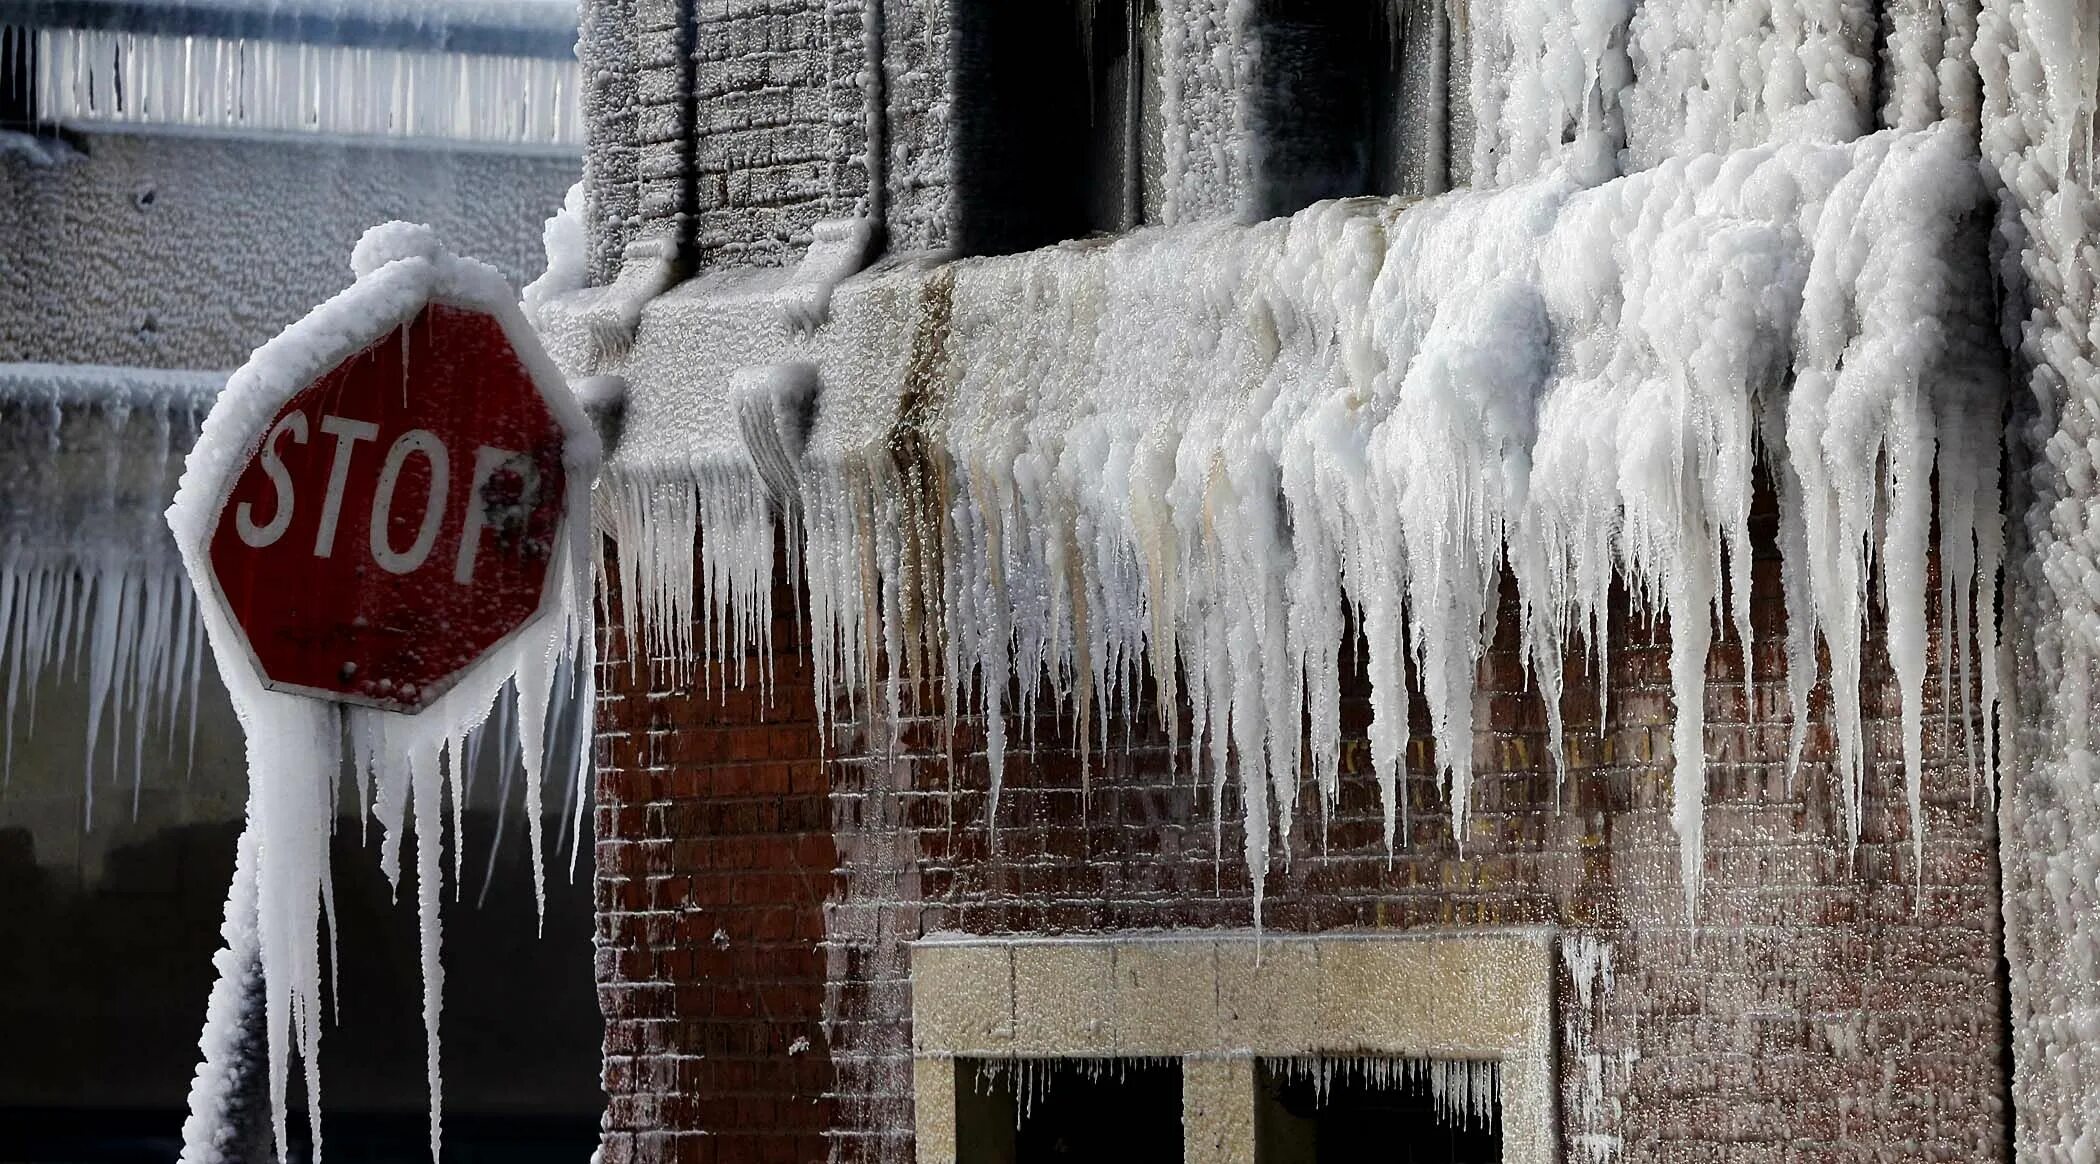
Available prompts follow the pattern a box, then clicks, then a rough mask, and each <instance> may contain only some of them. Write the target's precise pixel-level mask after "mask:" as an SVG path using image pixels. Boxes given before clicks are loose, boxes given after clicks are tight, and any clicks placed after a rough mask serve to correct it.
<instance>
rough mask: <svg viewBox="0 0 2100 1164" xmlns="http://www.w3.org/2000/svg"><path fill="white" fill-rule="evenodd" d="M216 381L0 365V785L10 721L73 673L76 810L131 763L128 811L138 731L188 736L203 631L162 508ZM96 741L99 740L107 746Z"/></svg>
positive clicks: (91, 810) (188, 375)
mask: <svg viewBox="0 0 2100 1164" xmlns="http://www.w3.org/2000/svg"><path fill="white" fill-rule="evenodd" d="M223 380H224V377H223V376H221V375H218V374H215V373H199V372H165V371H155V370H150V369H140V368H102V367H84V366H72V365H67V366H61V365H52V364H0V413H4V414H5V415H6V416H7V417H8V420H9V423H8V424H6V425H5V426H0V440H4V441H5V446H6V447H5V457H6V460H7V463H8V464H9V465H10V466H12V468H13V474H14V475H13V478H12V480H11V481H10V483H9V485H8V487H7V489H6V490H5V491H4V494H0V686H4V687H5V689H6V696H5V698H6V719H5V720H4V721H0V734H4V735H5V736H6V743H5V744H4V745H0V781H4V780H5V779H7V774H6V773H7V771H8V770H9V769H11V768H12V766H13V762H14V757H15V750H16V744H17V733H21V734H23V735H27V734H28V733H29V732H30V731H32V730H33V729H35V728H36V727H38V726H39V725H38V718H37V696H38V693H39V689H40V688H43V687H44V686H46V685H47V684H48V683H50V682H52V681H54V680H56V679H59V678H61V677H66V676H73V677H77V678H79V679H80V680H82V681H84V682H85V685H86V695H87V706H86V715H85V717H84V723H85V726H84V729H82V728H80V727H76V726H75V725H72V724H59V723H53V722H51V721H50V717H49V716H48V714H47V715H46V719H45V722H44V723H43V724H42V725H41V726H42V728H43V729H44V730H45V731H47V732H50V731H61V730H62V731H76V730H84V734H85V737H86V739H85V746H84V749H83V754H84V756H85V762H86V780H85V784H84V795H83V798H82V807H81V813H82V819H83V820H84V821H86V822H87V823H88V824H89V825H91V826H92V824H93V823H94V821H95V820H96V812H95V808H96V806H95V793H96V786H97V783H98V779H97V777H98V773H99V775H100V778H101V779H100V782H101V783H103V784H108V783H110V782H112V781H115V780H118V779H120V774H128V776H129V780H128V783H129V785H130V793H131V795H130V796H129V797H127V799H128V800H129V801H130V803H131V805H132V806H133V807H134V808H135V807H136V804H137V800H136V796H137V792H138V790H139V788H140V786H141V782H142V779H143V772H144V766H145V757H146V751H147V746H148V743H149V741H150V742H151V743H152V745H153V746H154V748H155V749H156V751H159V750H161V749H166V750H167V751H171V752H174V753H175V754H177V755H180V754H182V753H183V752H185V751H186V750H187V749H188V748H189V746H190V745H191V744H192V743H193V742H194V740H195V737H196V706H197V682H198V679H199V673H200V671H201V668H202V667H203V664H204V643H203V639H202V633H203V627H202V624H201V623H199V622H198V621H197V615H196V601H195V596H194V593H193V592H192V591H191V589H190V586H189V582H188V580H187V579H185V578H184V577H183V576H182V569H181V563H180V562H179V561H178V560H177V557H176V554H175V545H174V543H173V542H172V541H170V540H169V538H168V533H167V528H166V526H165V525H164V524H163V523H162V522H161V520H160V508H161V506H162V505H163V504H164V503H165V501H166V499H167V497H168V495H169V494H170V492H172V490H173V487H174V479H175V475H176V473H177V471H178V469H179V466H180V463H181V456H182V451H183V450H184V449H187V448H188V447H189V446H190V443H191V441H193V440H194V439H195V438H196V434H197V425H198V422H199V420H200V419H201V417H202V416H203V413H204V410H205V408H207V407H208V406H209V405H210V403H211V399H212V397H213V396H214V395H216V394H217V392H218V390H219V385H220V384H221V383H222V382H223ZM105 741H106V742H105Z"/></svg>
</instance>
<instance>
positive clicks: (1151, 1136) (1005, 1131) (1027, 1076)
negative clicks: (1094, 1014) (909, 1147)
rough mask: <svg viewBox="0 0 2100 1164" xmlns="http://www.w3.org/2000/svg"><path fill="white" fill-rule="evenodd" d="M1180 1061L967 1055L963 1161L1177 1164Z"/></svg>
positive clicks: (959, 1108)
mask: <svg viewBox="0 0 2100 1164" xmlns="http://www.w3.org/2000/svg"><path fill="white" fill-rule="evenodd" d="M1181 1141H1182V1132H1181V1061H1180V1060H1179V1059H1136V1058H1117V1059H957V1060H956V1061H955V1149H956V1150H955V1159H956V1164H1054V1162H1058V1161H1080V1162H1084V1164H1172V1162H1173V1161H1177V1160H1180V1159H1181V1154H1182V1153H1181Z"/></svg>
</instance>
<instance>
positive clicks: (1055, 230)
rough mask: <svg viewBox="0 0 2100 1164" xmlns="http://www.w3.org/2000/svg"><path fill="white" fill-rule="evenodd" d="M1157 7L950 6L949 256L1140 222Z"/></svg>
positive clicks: (1046, 1)
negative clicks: (952, 251)
mask: <svg viewBox="0 0 2100 1164" xmlns="http://www.w3.org/2000/svg"><path fill="white" fill-rule="evenodd" d="M1156 2H1157V0H1025V2H1021V0H951V8H950V14H951V25H950V35H951V37H952V45H953V52H954V70H955V76H954V91H953V98H952V101H951V103H950V108H951V110H952V114H951V116H952V117H953V123H952V131H953V133H954V138H953V145H954V149H955V156H954V157H953V158H952V159H950V161H951V166H950V174H951V180H952V182H953V190H954V202H953V203H952V205H953V208H954V209H953V211H952V221H951V228H952V237H953V243H954V245H955V247H956V249H957V250H959V251H961V252H962V253H964V254H1007V253H1011V252H1014V251H1023V250H1029V249H1031V248H1034V247H1039V246H1046V245H1048V244H1051V243H1054V242H1058V241H1061V240H1063V239H1069V238H1079V237H1083V236H1086V235H1089V234H1095V233H1099V232H1112V231H1122V230H1128V229H1129V228H1131V227H1133V226H1136V225H1137V224H1138V222H1139V221H1141V220H1142V218H1143V215H1144V207H1145V205H1146V192H1145V180H1144V173H1145V170H1146V158H1147V154H1148V151H1147V149H1146V147H1145V141H1144V139H1145V134H1146V133H1147V132H1148V129H1149V131H1150V132H1152V133H1154V134H1156V133H1157V125H1156V120H1157V119H1156V117H1147V116H1146V115H1145V113H1144V112H1143V110H1144V109H1145V108H1146V107H1147V106H1148V105H1156V102H1157V97H1156V92H1154V91H1155V90H1156V88H1157V86H1156V81H1155V82H1154V83H1152V84H1148V83H1147V77H1148V75H1151V76H1155V77H1156V69H1157V60H1156V58H1157V53H1156V52H1154V51H1152V50H1150V49H1149V48H1148V47H1147V42H1146V39H1145V37H1144V35H1143V34H1144V32H1145V30H1146V29H1147V27H1148V26H1149V27H1150V28H1152V29H1153V30H1154V33H1155V36H1156V30H1157V27H1158V25H1157V19H1156V17H1151V18H1150V19H1148V16H1149V15H1150V13H1149V10H1150V9H1152V8H1153V7H1154V6H1155V5H1156ZM1150 43H1155V44H1156V43H1157V41H1156V40H1154V41H1152V42H1150ZM1149 152H1151V153H1154V154H1156V152H1157V151H1149Z"/></svg>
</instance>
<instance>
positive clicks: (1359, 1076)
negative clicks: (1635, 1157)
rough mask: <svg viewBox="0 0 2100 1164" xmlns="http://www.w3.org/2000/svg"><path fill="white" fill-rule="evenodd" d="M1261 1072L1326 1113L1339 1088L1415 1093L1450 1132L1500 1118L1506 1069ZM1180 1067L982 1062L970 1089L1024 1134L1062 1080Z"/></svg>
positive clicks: (1130, 1062) (1125, 1062) (1461, 1066)
mask: <svg viewBox="0 0 2100 1164" xmlns="http://www.w3.org/2000/svg"><path fill="white" fill-rule="evenodd" d="M1261 1065H1262V1067H1263V1068H1264V1069H1265V1071H1266V1073H1267V1074H1268V1075H1269V1077H1270V1078H1271V1079H1273V1080H1275V1081H1277V1082H1279V1083H1285V1084H1289V1083H1306V1084H1310V1085H1311V1087H1312V1091H1313V1102H1314V1103H1315V1104H1316V1105H1318V1106H1320V1107H1325V1106H1327V1105H1328V1103H1329V1102H1330V1099H1331V1097H1332V1096H1333V1095H1334V1093H1335V1091H1336V1089H1337V1087H1338V1086H1339V1087H1342V1088H1351V1089H1354V1088H1363V1089H1368V1090H1374V1091H1380V1092H1385V1093H1387V1094H1392V1093H1395V1092H1402V1093H1404V1092H1415V1093H1418V1094H1423V1095H1425V1096H1426V1098H1427V1099H1428V1100H1429V1104H1430V1112H1431V1114H1432V1115H1433V1116H1434V1117H1435V1119H1436V1120H1437V1122H1438V1123H1441V1124H1444V1125H1445V1126H1447V1127H1479V1128H1492V1127H1494V1126H1495V1123H1496V1121H1497V1119H1498V1117H1499V1114H1500V1112H1501V1102H1502V1101H1501V1087H1502V1070H1501V1069H1502V1064H1501V1063H1500V1062H1498V1061H1496V1060H1493V1059H1415V1058H1396V1057H1393V1056H1385V1055H1357V1056H1347V1057H1330V1056H1301V1057H1293V1058H1281V1059H1263V1060H1262V1061H1261ZM1180 1066H1181V1061H1180V1060H1178V1059H1158V1058H1151V1057H1130V1056H1125V1057H1120V1058H1107V1059H1094V1058H1080V1059H978V1060H975V1061H974V1063H973V1064H972V1069H971V1072H970V1087H971V1089H972V1090H973V1091H974V1092H976V1093H977V1094H979V1095H995V1094H997V1093H999V1092H1000V1091H1010V1092H1012V1094H1013V1098H1014V1126H1015V1127H1019V1126H1020V1125H1021V1124H1022V1123H1023V1122H1024V1121H1025V1120H1027V1119H1028V1117H1029V1116H1030V1115H1031V1114H1032V1113H1033V1112H1034V1110H1035V1108H1036V1106H1037V1105H1038V1104H1040V1103H1041V1102H1042V1101H1043V1100H1045V1099H1046V1098H1048V1097H1049V1095H1050V1093H1051V1092H1052V1090H1053V1089H1054V1088H1055V1087H1056V1085H1057V1083H1058V1082H1059V1081H1060V1080H1065V1079H1072V1078H1075V1077H1076V1078H1077V1079H1080V1080H1084V1081H1086V1082H1088V1083H1100V1082H1103V1081H1107V1082H1110V1083H1113V1084H1115V1085H1116V1086H1118V1087H1121V1086H1123V1085H1124V1084H1125V1083H1126V1082H1127V1081H1128V1080H1129V1078H1130V1076H1131V1074H1132V1073H1133V1072H1136V1073H1144V1072H1151V1071H1158V1070H1162V1069H1174V1070H1176V1071H1177V1073H1178V1070H1179V1068H1180Z"/></svg>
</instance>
